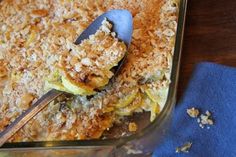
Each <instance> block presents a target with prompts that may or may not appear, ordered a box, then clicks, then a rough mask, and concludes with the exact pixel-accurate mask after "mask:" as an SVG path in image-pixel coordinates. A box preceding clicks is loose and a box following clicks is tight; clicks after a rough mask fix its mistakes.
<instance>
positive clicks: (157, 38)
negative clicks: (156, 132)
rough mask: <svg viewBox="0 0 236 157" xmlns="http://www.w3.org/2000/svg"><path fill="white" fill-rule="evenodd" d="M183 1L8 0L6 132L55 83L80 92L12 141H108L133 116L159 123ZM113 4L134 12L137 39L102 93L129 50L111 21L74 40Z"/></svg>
mask: <svg viewBox="0 0 236 157" xmlns="http://www.w3.org/2000/svg"><path fill="white" fill-rule="evenodd" d="M178 5H179V4H178V1H176V0H149V1H147V0H106V1H102V0H97V1H91V0H83V1H81V0H73V1H71V0H48V1H47V0H43V1H42V0H32V1H27V0H2V1H0V131H2V130H4V129H5V128H6V126H8V125H9V124H10V123H11V122H12V121H14V120H15V119H16V117H18V116H19V115H20V114H21V113H22V112H24V111H25V110H26V109H28V108H29V107H30V106H31V105H32V104H33V103H34V102H35V101H37V99H38V98H40V97H41V96H42V95H43V94H45V93H46V92H47V91H48V90H49V89H51V88H56V89H59V90H66V91H67V92H68V93H73V94H68V95H67V94H65V95H63V96H61V97H58V98H57V99H56V100H54V101H53V102H51V103H50V104H49V105H48V106H47V107H46V108H45V109H44V110H42V111H41V112H40V113H39V114H38V115H37V116H36V117H34V118H33V119H32V120H31V121H29V123H27V124H26V125H25V126H24V127H23V128H22V129H21V130H19V131H18V132H17V133H16V134H15V135H14V136H13V137H12V138H11V140H10V141H9V142H17V141H52V140H77V139H94V138H103V135H104V132H105V131H106V130H109V129H112V127H113V126H114V125H116V124H117V123H120V124H125V123H123V120H125V119H126V117H127V116H132V115H134V116H135V114H136V113H144V112H145V113H148V118H149V119H150V121H153V120H155V118H156V117H157V116H158V114H159V113H160V112H161V110H162V109H163V107H164V105H165V102H166V99H167V94H168V89H169V84H170V73H171V67H172V59H173V53H174V45H175V34H176V28H177V15H178ZM110 9H127V10H129V11H130V12H131V13H132V16H133V36H132V43H131V45H130V47H129V50H128V52H129V53H128V54H127V58H126V63H125V64H124V65H123V67H122V69H121V71H120V73H119V75H118V76H117V77H116V79H115V80H114V82H113V83H112V84H111V85H106V86H105V88H104V89H102V90H101V91H100V92H96V93H95V92H94V91H96V90H95V89H100V87H102V86H103V85H105V84H107V81H108V79H109V78H110V77H112V75H113V74H112V72H111V67H113V66H115V65H116V64H117V63H118V61H119V60H120V59H121V58H122V57H123V55H124V54H125V53H126V51H127V48H126V47H125V46H124V44H123V43H122V42H119V41H118V40H117V39H116V38H115V37H114V33H112V32H110V31H109V30H110V27H111V26H110V24H109V23H107V22H106V21H105V22H104V27H101V29H100V30H99V31H98V32H97V33H96V34H95V35H93V36H91V38H89V39H88V40H85V41H84V42H83V43H81V44H80V45H75V44H74V42H75V40H76V39H77V37H78V36H79V35H80V34H81V33H82V32H83V30H85V29H86V28H87V26H88V25H89V24H90V23H91V22H92V21H93V20H94V19H95V18H96V17H98V16H99V15H101V14H102V13H104V12H106V11H108V10H110ZM107 28H109V29H107ZM93 42H95V43H100V44H92V43H93ZM103 48H105V49H106V51H104V50H103ZM87 51H89V52H90V51H92V52H93V53H87ZM100 52H103V53H100ZM104 52H105V53H104ZM90 54H91V56H90ZM98 54H99V55H98ZM94 57H95V58H96V60H94V59H93V58H94ZM72 80H73V81H72ZM90 94H91V95H92V96H86V95H90ZM149 119H148V120H149ZM137 128H140V127H139V126H137ZM135 130H136V129H135Z"/></svg>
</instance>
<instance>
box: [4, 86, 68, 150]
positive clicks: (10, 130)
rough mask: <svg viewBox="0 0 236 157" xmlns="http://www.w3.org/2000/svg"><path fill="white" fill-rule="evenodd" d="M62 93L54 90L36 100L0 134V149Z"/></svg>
mask: <svg viewBox="0 0 236 157" xmlns="http://www.w3.org/2000/svg"><path fill="white" fill-rule="evenodd" d="M62 93H63V92H61V91H57V90H55V89H52V90H50V91H49V92H47V93H46V94H45V95H43V96H42V97H41V98H40V99H39V100H37V101H36V102H35V103H34V104H33V105H32V106H31V107H30V108H28V109H27V110H26V111H25V112H23V113H22V114H21V115H20V116H19V117H18V118H16V119H15V121H13V122H12V123H11V124H9V125H8V126H7V128H6V129H5V130H4V131H2V132H1V133H0V147H1V146H2V145H3V144H4V143H5V142H6V141H7V140H8V139H9V138H10V137H12V136H13V135H14V134H15V133H16V132H17V131H18V130H19V129H21V128H22V127H23V126H24V125H25V124H26V123H27V122H28V121H29V120H30V119H32V118H33V117H34V116H36V115H37V114H38V113H39V112H40V111H41V110H42V109H44V108H45V107H46V106H47V105H48V104H49V103H50V102H51V101H52V100H54V99H55V98H56V97H58V96H60V95H61V94H62Z"/></svg>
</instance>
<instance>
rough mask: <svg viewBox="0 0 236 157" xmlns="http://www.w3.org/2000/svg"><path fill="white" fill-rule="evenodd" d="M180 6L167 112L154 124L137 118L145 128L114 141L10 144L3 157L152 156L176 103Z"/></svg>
mask: <svg viewBox="0 0 236 157" xmlns="http://www.w3.org/2000/svg"><path fill="white" fill-rule="evenodd" d="M179 4H180V5H179V15H178V25H177V34H176V37H175V38H176V40H175V48H174V56H173V63H172V71H171V78H170V79H171V83H170V85H169V91H168V97H167V101H166V104H165V106H164V108H163V110H162V111H161V113H160V114H159V115H158V117H157V118H156V119H155V120H154V121H153V122H152V123H149V122H148V121H149V118H145V117H147V116H149V115H146V114H143V115H141V116H140V115H136V116H134V117H133V119H134V120H135V121H137V123H138V125H139V126H143V128H142V129H140V130H139V131H138V132H137V133H135V134H133V135H130V136H127V137H120V138H114V139H98V140H77V141H47V142H19V143H6V144H4V145H3V146H2V147H1V148H0V156H3V157H8V156H17V157H18V156H19V157H21V156H35V157H37V156H40V157H46V156H67V157H74V156H76V157H78V156H81V157H82V156H83V157H86V156H133V155H135V154H136V155H137V154H140V156H144V155H148V154H150V153H151V152H152V151H153V149H154V147H156V146H157V144H158V143H160V141H161V139H162V137H163V136H164V135H165V134H166V133H167V130H168V125H169V124H170V122H171V114H172V111H173V108H174V104H175V101H176V89H177V82H178V71H179V65H180V57H181V48H182V39H183V32H184V22H185V14H186V7H187V0H180V3H179ZM136 155H135V156H136Z"/></svg>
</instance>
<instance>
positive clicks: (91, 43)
mask: <svg viewBox="0 0 236 157" xmlns="http://www.w3.org/2000/svg"><path fill="white" fill-rule="evenodd" d="M111 28H112V24H111V23H110V22H108V21H107V19H104V21H103V22H102V25H101V26H100V28H99V29H98V30H97V32H96V33H95V34H93V35H90V37H89V39H85V40H83V41H82V43H81V44H79V45H75V44H71V43H68V45H67V46H68V47H69V48H70V50H69V51H66V52H64V53H63V54H62V55H61V57H60V59H59V64H58V70H57V71H56V72H55V73H53V75H52V76H50V78H49V79H48V81H46V87H48V88H50V87H51V88H54V89H57V90H61V91H65V92H68V93H72V94H74V95H92V94H95V91H94V90H97V89H99V88H102V87H104V86H105V85H107V84H108V82H109V80H110V79H111V77H112V76H113V75H114V73H113V72H112V71H111V69H112V68H113V67H115V66H117V65H118V63H119V62H120V61H121V59H122V58H123V57H124V56H125V53H126V51H127V48H126V45H125V44H124V42H122V41H119V40H118V39H117V38H116V37H115V36H116V33H115V32H111Z"/></svg>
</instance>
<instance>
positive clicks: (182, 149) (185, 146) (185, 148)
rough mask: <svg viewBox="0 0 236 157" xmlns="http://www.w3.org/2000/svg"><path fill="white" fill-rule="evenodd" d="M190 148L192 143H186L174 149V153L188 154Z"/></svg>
mask: <svg viewBox="0 0 236 157" xmlns="http://www.w3.org/2000/svg"><path fill="white" fill-rule="evenodd" d="M191 146H192V142H186V143H185V144H183V145H182V146H180V147H177V148H176V149H175V152H176V153H188V152H189V149H190V148H191Z"/></svg>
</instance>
